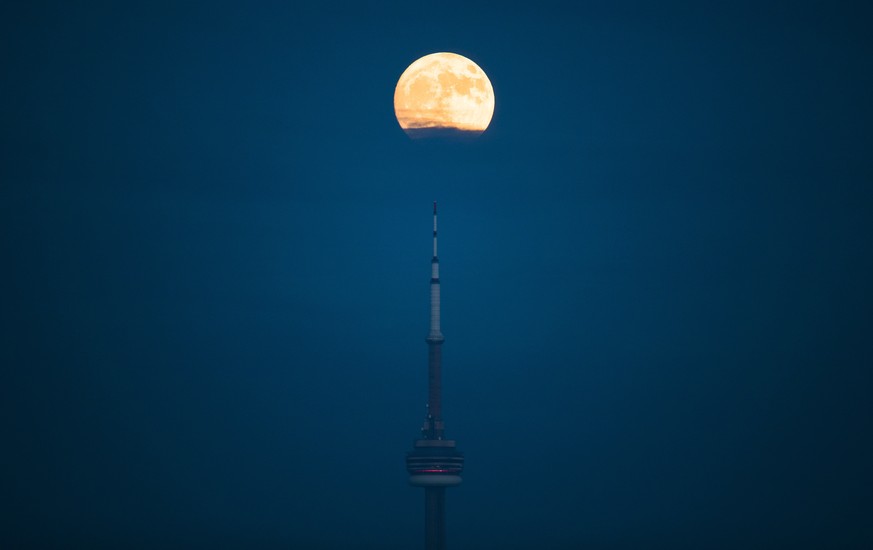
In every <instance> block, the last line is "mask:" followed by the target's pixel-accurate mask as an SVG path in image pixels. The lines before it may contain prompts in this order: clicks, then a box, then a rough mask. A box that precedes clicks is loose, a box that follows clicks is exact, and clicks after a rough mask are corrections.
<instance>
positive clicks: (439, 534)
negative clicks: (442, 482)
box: [424, 487, 446, 550]
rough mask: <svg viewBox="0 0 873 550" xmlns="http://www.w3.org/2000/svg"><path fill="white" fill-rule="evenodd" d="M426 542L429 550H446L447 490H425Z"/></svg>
mask: <svg viewBox="0 0 873 550" xmlns="http://www.w3.org/2000/svg"><path fill="white" fill-rule="evenodd" d="M424 540H425V541H426V542H425V548H426V549H427V550H446V489H445V487H427V488H426V489H425V490H424Z"/></svg>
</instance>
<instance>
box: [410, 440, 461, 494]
mask: <svg viewBox="0 0 873 550" xmlns="http://www.w3.org/2000/svg"><path fill="white" fill-rule="evenodd" d="M463 469H464V454H463V453H462V452H461V451H459V450H457V449H456V448H455V442H454V441H452V440H447V439H437V440H434V439H419V440H418V441H416V442H415V448H414V449H413V450H412V451H410V452H408V453H406V471H408V472H409V484H410V485H415V486H416V487H454V486H456V485H460V484H461V472H462V471H463Z"/></svg>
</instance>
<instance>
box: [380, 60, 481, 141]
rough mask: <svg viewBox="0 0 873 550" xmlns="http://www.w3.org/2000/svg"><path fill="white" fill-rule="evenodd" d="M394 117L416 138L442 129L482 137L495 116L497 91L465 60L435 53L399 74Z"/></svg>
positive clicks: (476, 68)
mask: <svg viewBox="0 0 873 550" xmlns="http://www.w3.org/2000/svg"><path fill="white" fill-rule="evenodd" d="M394 114H395V115H396V116H397V122H399V123H400V127H401V128H403V130H404V131H405V132H406V133H407V135H409V136H410V137H413V138H416V137H423V136H427V135H434V133H439V132H440V131H441V130H445V131H448V132H462V133H471V134H481V133H482V132H484V131H485V129H486V128H488V124H490V123H491V116H492V115H493V114H494V88H492V87H491V81H490V80H488V76H487V75H486V74H485V71H483V70H482V69H481V68H480V67H479V65H476V64H475V63H473V62H472V61H470V60H469V59H467V58H466V57H464V56H462V55H458V54H456V53H447V52H440V53H432V54H430V55H426V56H424V57H422V58H420V59H417V60H416V61H414V62H413V63H412V65H410V66H409V67H407V69H406V70H405V71H403V74H402V75H400V80H398V81H397V87H396V88H395V89H394Z"/></svg>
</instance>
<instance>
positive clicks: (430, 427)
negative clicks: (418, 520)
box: [406, 202, 464, 550]
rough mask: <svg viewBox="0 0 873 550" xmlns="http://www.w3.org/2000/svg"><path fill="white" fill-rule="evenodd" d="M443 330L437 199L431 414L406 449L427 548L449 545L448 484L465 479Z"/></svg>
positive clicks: (430, 346) (430, 344)
mask: <svg viewBox="0 0 873 550" xmlns="http://www.w3.org/2000/svg"><path fill="white" fill-rule="evenodd" d="M443 340H444V338H443V333H442V332H441V331H440V261H439V257H438V256H437V203H435V202H434V203H433V259H432V260H431V275H430V332H428V335H427V338H425V341H426V342H427V347H428V354H427V389H428V391H427V415H426V416H425V419H424V426H422V428H421V437H420V438H419V439H417V440H415V444H414V447H413V449H412V451H410V452H408V453H406V469H407V471H408V472H409V484H410V485H414V486H416V487H424V533H425V535H424V536H425V548H426V549H427V550H444V549H445V547H446V487H454V486H456V485H459V484H460V483H461V470H463V468H464V455H463V454H462V453H461V452H460V451H458V450H457V448H456V447H455V442H454V441H453V440H451V439H445V438H444V433H445V424H444V423H443V407H442V395H441V392H442V386H441V383H440V377H441V370H442V345H443Z"/></svg>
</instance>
